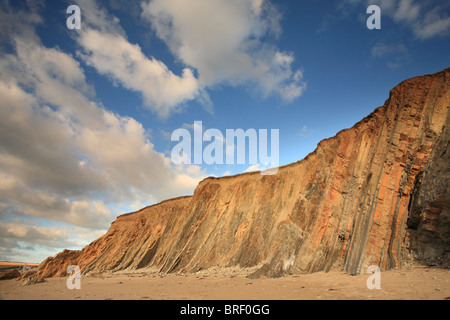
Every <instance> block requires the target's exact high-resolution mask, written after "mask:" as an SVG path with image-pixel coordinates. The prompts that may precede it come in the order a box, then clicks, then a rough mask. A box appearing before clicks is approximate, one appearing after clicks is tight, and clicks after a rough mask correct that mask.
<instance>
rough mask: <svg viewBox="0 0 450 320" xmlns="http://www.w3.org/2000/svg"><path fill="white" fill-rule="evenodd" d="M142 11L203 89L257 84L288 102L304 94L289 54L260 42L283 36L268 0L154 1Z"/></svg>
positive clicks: (262, 92)
mask: <svg viewBox="0 0 450 320" xmlns="http://www.w3.org/2000/svg"><path fill="white" fill-rule="evenodd" d="M142 8H143V17H144V18H145V19H147V20H148V21H149V22H150V23H151V25H152V27H153V28H154V30H155V31H156V34H157V35H158V36H159V37H160V38H161V39H162V40H164V41H165V42H166V43H167V45H168V46H169V48H170V50H171V52H172V53H173V54H174V56H175V57H177V58H178V59H179V60H181V61H182V62H183V63H185V64H186V65H188V66H191V67H193V68H195V69H196V70H197V72H198V80H199V83H200V84H201V86H204V87H213V86H215V85H222V84H229V85H233V86H238V85H247V86H252V87H255V86H256V91H257V92H258V93H259V94H262V95H263V96H264V97H266V96H269V95H273V94H277V95H279V96H280V97H281V98H282V99H284V100H286V101H292V100H293V99H295V98H297V97H299V96H300V95H301V94H302V93H303V91H304V89H305V83H304V82H303V81H302V73H301V72H298V71H294V70H292V65H293V61H294V58H293V55H292V54H291V53H286V52H281V51H279V50H278V49H277V48H276V47H275V46H273V45H270V44H268V43H266V42H264V41H262V40H261V39H262V38H263V37H264V36H267V35H273V36H277V35H279V34H280V32H281V27H280V24H279V20H280V18H281V14H280V13H279V12H278V11H277V10H276V9H275V7H274V6H273V5H272V4H271V3H270V2H269V1H259V0H258V1H257V0H253V1H250V0H246V1H237V0H208V1H204V0H192V1H189V2H186V1H182V0H154V1H150V2H148V1H147V2H143V3H142Z"/></svg>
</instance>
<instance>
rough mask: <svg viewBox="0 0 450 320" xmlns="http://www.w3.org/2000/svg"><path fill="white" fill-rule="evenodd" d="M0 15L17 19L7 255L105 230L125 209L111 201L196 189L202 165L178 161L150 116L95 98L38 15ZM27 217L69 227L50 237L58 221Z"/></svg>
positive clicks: (1, 194) (8, 80)
mask: <svg viewBox="0 0 450 320" xmlns="http://www.w3.org/2000/svg"><path fill="white" fill-rule="evenodd" d="M0 13H1V17H3V18H5V19H6V20H7V21H9V23H8V25H5V26H4V27H5V29H3V31H4V32H3V33H2V38H1V46H2V51H1V53H0V96H1V97H2V98H1V99H0V222H1V227H2V232H1V233H0V243H1V244H2V247H3V248H2V252H3V253H4V255H2V258H5V257H6V256H5V255H7V254H12V252H13V251H14V254H15V255H16V256H17V255H19V254H20V252H23V251H21V250H19V249H17V247H14V244H17V243H20V244H21V245H20V246H19V247H20V248H33V246H34V245H46V246H47V247H52V246H56V244H58V245H57V248H60V247H61V246H64V245H65V244H68V243H70V244H72V245H73V244H74V243H75V242H73V241H72V240H70V241H69V240H68V239H67V237H69V235H70V236H71V237H72V238H77V236H76V234H80V233H81V234H85V235H87V234H89V235H91V236H92V235H95V236H96V237H98V233H99V232H101V231H102V230H103V232H104V229H106V228H108V227H109V224H110V223H111V222H112V221H113V220H114V218H115V216H116V215H117V213H120V212H113V211H112V209H111V208H112V207H120V206H122V205H124V204H126V203H130V204H134V203H139V204H144V203H146V204H149V203H154V202H157V201H161V200H164V199H167V198H171V197H175V196H179V195H182V194H192V192H193V190H194V188H195V186H196V185H197V183H198V181H199V180H201V179H202V178H204V173H203V172H202V171H201V170H200V168H198V167H194V166H189V167H182V168H180V167H177V168H174V167H172V164H171V161H170V159H169V158H167V157H166V156H164V154H162V153H159V152H157V151H156V150H155V149H154V146H153V144H152V143H151V141H150V137H149V135H148V133H147V131H146V130H145V128H144V127H143V126H142V124H141V123H139V122H138V121H136V120H135V119H133V118H130V117H124V116H121V115H119V114H116V113H113V112H111V111H109V110H107V109H106V108H105V107H104V106H102V105H101V104H99V103H98V102H95V89H94V88H93V87H91V86H90V85H88V84H87V82H86V78H85V74H84V70H83V69H82V67H81V65H80V63H79V62H78V61H77V60H76V59H75V58H74V57H73V56H72V55H70V54H67V53H65V52H63V51H62V50H61V49H59V48H57V47H55V48H49V47H46V46H44V45H43V44H42V43H41V41H40V39H39V37H38V36H37V35H36V33H35V32H34V28H35V26H36V24H37V23H40V21H41V20H40V19H39V18H38V15H37V14H36V13H24V12H14V11H12V10H11V9H10V8H5V7H4V6H3V7H1V8H0ZM3 21H5V20H3ZM26 22H28V23H26ZM105 28H106V27H105ZM108 28H110V27H108ZM125 48H128V47H127V45H126V44H125ZM3 49H5V50H3ZM128 49H129V48H128ZM128 49H127V50H128ZM130 50H131V51H130V52H133V50H132V49H130ZM11 217H15V218H14V219H15V221H14V222H11ZM27 219H39V221H53V222H57V223H63V224H64V225H65V226H67V228H70V231H67V232H65V233H60V234H58V235H55V236H52V237H50V235H51V234H53V233H55V232H56V229H55V228H54V227H50V226H48V225H41V226H39V224H36V225H33V226H29V225H22V224H23V223H25V221H28V220H27ZM68 230H69V229H68ZM62 239H66V240H67V241H69V242H67V241H62ZM90 239H94V238H90ZM77 243H81V242H80V241H78V242H77ZM83 243H84V242H83ZM85 244H86V243H85ZM12 248H16V249H15V250H12ZM30 250H31V249H30Z"/></svg>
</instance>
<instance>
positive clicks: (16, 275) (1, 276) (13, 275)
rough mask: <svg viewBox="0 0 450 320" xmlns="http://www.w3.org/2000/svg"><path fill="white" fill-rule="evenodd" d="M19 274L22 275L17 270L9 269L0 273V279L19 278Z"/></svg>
mask: <svg viewBox="0 0 450 320" xmlns="http://www.w3.org/2000/svg"><path fill="white" fill-rule="evenodd" d="M21 275H22V274H21V273H20V272H19V271H18V270H16V269H13V270H9V271H6V272H2V273H0V280H11V279H17V278H19V277H20V276H21Z"/></svg>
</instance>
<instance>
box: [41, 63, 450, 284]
mask: <svg viewBox="0 0 450 320" xmlns="http://www.w3.org/2000/svg"><path fill="white" fill-rule="evenodd" d="M449 87H450V68H449V69H446V70H444V71H442V72H439V73H437V74H434V75H427V76H423V77H417V78H413V79H409V80H406V81H404V82H402V83H401V84H399V85H398V86H397V87H395V88H394V89H393V90H392V91H391V92H390V96H389V99H388V100H387V101H386V103H385V105H384V106H382V107H379V108H377V109H376V110H375V111H374V112H373V113H372V114H370V115H369V116H368V117H366V118H364V119H363V120H361V121H360V122H359V123H357V124H356V125H355V126H353V127H352V128H350V129H346V130H343V131H341V132H339V133H338V134H337V135H336V136H335V137H333V138H330V139H327V140H324V141H322V142H320V143H319V145H318V147H317V149H316V150H315V151H314V152H313V153H311V154H309V155H308V156H307V157H306V158H305V159H303V160H302V161H300V162H298V163H294V164H291V165H288V166H285V167H281V168H280V169H279V171H278V174H276V175H272V176H270V175H260V174H259V173H248V174H242V175H237V176H232V177H224V178H208V179H206V180H204V181H202V182H201V183H200V184H199V185H198V187H197V188H196V190H195V192H194V195H193V196H192V197H184V198H179V199H174V200H169V201H165V202H163V203H161V204H158V205H154V206H152V207H148V208H145V209H142V210H141V211H139V212H136V213H131V214H127V215H123V216H120V217H118V218H117V220H116V221H115V222H114V223H113V224H112V225H111V228H110V230H109V231H108V232H107V233H106V234H105V235H104V236H103V237H101V238H99V239H98V240H96V241H94V242H93V243H91V244H90V245H89V246H87V247H85V248H84V249H83V250H82V251H75V252H73V251H71V252H67V251H65V252H63V253H60V254H59V255H57V256H56V257H54V258H49V259H47V260H46V261H44V262H43V263H42V264H41V266H40V267H39V269H40V270H41V273H42V274H43V276H52V275H62V274H65V269H64V268H67V266H68V265H69V264H68V263H69V262H68V261H69V260H70V264H77V265H78V266H80V268H81V270H82V273H84V274H85V273H89V272H97V271H106V270H122V269H125V268H134V269H136V268H143V267H152V268H155V269H156V270H159V271H161V272H183V273H189V272H196V271H198V270H201V269H207V268H210V267H213V266H218V267H230V266H241V267H253V266H256V265H261V266H262V267H261V268H260V269H259V270H258V271H257V272H256V273H255V274H253V276H254V277H259V276H269V277H276V276H280V275H283V274H287V273H289V274H295V273H303V272H316V271H328V270H330V269H331V268H340V269H343V270H345V271H347V272H348V273H351V274H358V273H361V272H365V270H366V268H367V267H368V266H369V265H373V264H375V265H378V266H380V268H381V270H386V269H389V268H392V267H399V266H401V264H402V262H403V261H405V260H409V259H411V257H416V258H421V257H422V258H423V257H424V255H425V256H427V255H428V254H430V252H432V251H433V250H434V249H429V248H430V247H433V246H437V247H438V248H439V249H436V252H437V253H434V254H435V255H439V256H440V257H442V256H445V254H446V252H447V251H448V247H449V242H448V240H449V238H448V228H449V223H448V194H449V192H448V191H449V190H448V163H449V162H448V155H449V152H448V151H445V150H447V149H446V148H448V141H449V138H448V129H446V131H443V128H444V127H445V126H446V127H447V128H448V126H449V121H448V119H449V117H448V109H449V106H450V90H449V89H450V88H449ZM443 132H444V134H442V133H443ZM444 149H445V150H444ZM442 170H444V171H445V170H446V171H445V172H446V173H447V174H446V175H442V174H441V172H442ZM425 173H426V174H425ZM441 180H445V183H446V187H445V186H444V183H443V182H442V181H441ZM413 194H414V199H415V200H411V199H412V198H411V196H412V195H413ZM442 199H443V200H442ZM410 211H411V214H410ZM438 211H439V213H438ZM436 216H437V217H438V218H436ZM408 217H409V219H408ZM407 222H408V223H407ZM408 225H409V228H408ZM430 229H432V231H431V232H432V233H433V236H430V234H429V233H427V232H428V231H429V230H430ZM427 230H428V231H427ZM436 230H437V231H436ZM430 237H431V238H433V239H434V240H430V239H431V238H430ZM436 237H438V238H439V239H440V240H436ZM435 240H436V241H435ZM425 243H426V245H425ZM64 254H65V255H66V256H67V255H68V256H70V258H71V259H67V261H65V260H64V257H63V255H64Z"/></svg>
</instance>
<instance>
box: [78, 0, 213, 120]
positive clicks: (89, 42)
mask: <svg viewBox="0 0 450 320" xmlns="http://www.w3.org/2000/svg"><path fill="white" fill-rule="evenodd" d="M77 3H78V4H79V5H80V7H81V8H83V12H86V13H87V14H86V15H84V16H83V17H84V22H83V23H84V24H83V28H82V29H81V30H80V31H78V32H77V34H78V36H77V37H76V39H77V41H78V44H79V45H80V46H81V48H82V50H81V53H80V56H81V57H82V58H83V60H84V61H85V62H86V63H87V64H88V65H90V66H92V67H94V68H95V69H96V70H97V72H99V73H100V74H103V75H107V76H109V77H111V78H112V80H113V81H114V82H118V83H120V84H121V85H122V86H123V87H125V88H127V89H129V90H133V91H136V92H139V93H140V94H141V95H142V97H143V100H144V104H145V106H146V107H148V108H149V109H151V110H153V111H154V112H155V113H157V114H158V115H159V116H160V117H162V118H167V117H168V116H169V115H171V114H173V113H176V112H178V111H180V109H181V108H182V106H183V104H184V103H185V102H188V101H191V100H198V101H200V102H201V103H203V104H204V106H205V107H206V108H207V110H208V111H211V105H210V101H209V98H208V96H207V94H206V92H205V91H204V89H203V88H202V87H201V86H200V85H199V83H198V81H197V79H196V78H195V76H194V74H193V72H192V70H191V69H189V68H184V69H183V71H182V74H181V75H180V76H178V75H175V74H174V73H173V72H172V71H170V70H169V69H168V68H167V66H166V65H165V64H164V63H163V62H162V61H159V60H157V59H155V58H153V57H151V58H148V57H147V56H146V55H145V54H144V53H143V52H142V49H141V47H140V46H139V45H138V44H132V43H130V42H129V41H128V40H127V38H126V34H125V32H124V31H123V29H122V28H121V27H120V25H119V20H118V19H117V18H116V17H115V16H112V15H110V14H109V13H108V12H106V11H105V10H103V9H100V8H99V7H98V6H97V4H96V2H95V1H94V0H78V1H77Z"/></svg>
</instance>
